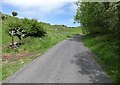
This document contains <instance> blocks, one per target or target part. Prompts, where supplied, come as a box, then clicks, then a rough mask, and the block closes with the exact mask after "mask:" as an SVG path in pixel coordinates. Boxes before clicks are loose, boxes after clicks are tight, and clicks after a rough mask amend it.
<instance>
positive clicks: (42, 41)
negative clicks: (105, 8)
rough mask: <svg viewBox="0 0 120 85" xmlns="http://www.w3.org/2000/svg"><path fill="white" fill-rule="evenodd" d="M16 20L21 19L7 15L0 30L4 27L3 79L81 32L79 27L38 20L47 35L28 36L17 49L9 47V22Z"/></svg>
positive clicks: (15, 38) (15, 39)
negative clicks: (51, 23)
mask: <svg viewBox="0 0 120 85" xmlns="http://www.w3.org/2000/svg"><path fill="white" fill-rule="evenodd" d="M16 20H21V19H19V18H17V17H12V16H8V15H6V17H5V18H4V19H3V21H1V23H2V27H0V30H1V29H2V52H3V55H2V58H3V68H2V70H3V78H1V79H5V78H6V77H8V76H10V75H11V74H13V73H14V72H16V71H17V70H18V69H19V68H21V67H22V66H23V65H24V64H26V63H28V62H30V61H32V60H33V59H35V58H36V57H37V56H39V55H41V54H43V53H44V52H45V51H47V50H48V49H49V48H50V47H52V46H53V45H55V44H57V43H59V42H60V41H62V40H64V39H66V38H67V37H68V36H72V35H73V34H79V33H81V30H80V29H79V28H69V27H67V26H64V25H50V24H48V23H43V22H38V23H39V24H40V25H41V26H42V27H43V29H44V30H45V32H46V35H45V36H43V37H30V36H29V37H26V38H24V39H23V42H24V44H23V45H21V46H20V47H18V48H16V49H11V48H10V47H9V44H10V43H11V37H10V36H9V33H8V30H9V26H8V23H9V22H11V21H16ZM23 24H24V23H23ZM18 40H19V39H18V37H16V36H15V37H14V41H15V42H18ZM8 69H9V70H8Z"/></svg>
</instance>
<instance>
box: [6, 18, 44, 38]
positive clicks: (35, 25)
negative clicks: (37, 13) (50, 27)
mask: <svg viewBox="0 0 120 85" xmlns="http://www.w3.org/2000/svg"><path fill="white" fill-rule="evenodd" d="M8 27H9V33H10V34H11V31H12V30H13V31H14V35H21V36H25V37H27V36H34V37H41V36H44V35H45V31H44V29H43V28H42V26H41V25H40V23H39V22H37V20H35V19H31V20H30V19H27V18H25V19H21V20H20V19H16V20H15V21H10V22H9V23H8Z"/></svg>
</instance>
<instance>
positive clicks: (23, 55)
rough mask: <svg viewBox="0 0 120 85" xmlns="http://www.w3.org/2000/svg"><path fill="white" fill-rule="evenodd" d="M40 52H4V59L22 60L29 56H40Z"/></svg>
mask: <svg viewBox="0 0 120 85" xmlns="http://www.w3.org/2000/svg"><path fill="white" fill-rule="evenodd" d="M38 56H40V54H36V53H32V52H22V53H18V54H2V60H3V61H4V60H8V61H14V60H20V59H23V58H27V57H35V58H36V57H38Z"/></svg>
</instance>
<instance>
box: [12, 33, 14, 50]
mask: <svg viewBox="0 0 120 85" xmlns="http://www.w3.org/2000/svg"><path fill="white" fill-rule="evenodd" d="M12 48H13V49H14V31H12Z"/></svg>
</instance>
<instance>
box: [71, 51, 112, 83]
mask: <svg viewBox="0 0 120 85" xmlns="http://www.w3.org/2000/svg"><path fill="white" fill-rule="evenodd" d="M92 56H93V54H92V53H91V52H89V51H84V52H81V53H78V54H76V55H74V56H73V57H75V60H72V62H71V63H75V64H76V65H78V66H79V68H80V69H81V70H80V71H78V72H79V73H81V74H83V75H89V77H90V79H91V80H90V81H91V82H93V83H111V81H110V80H109V78H108V77H107V75H106V74H105V73H104V72H103V70H102V69H101V67H100V66H99V65H98V64H97V63H96V62H95V60H94V59H93V57H92Z"/></svg>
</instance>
